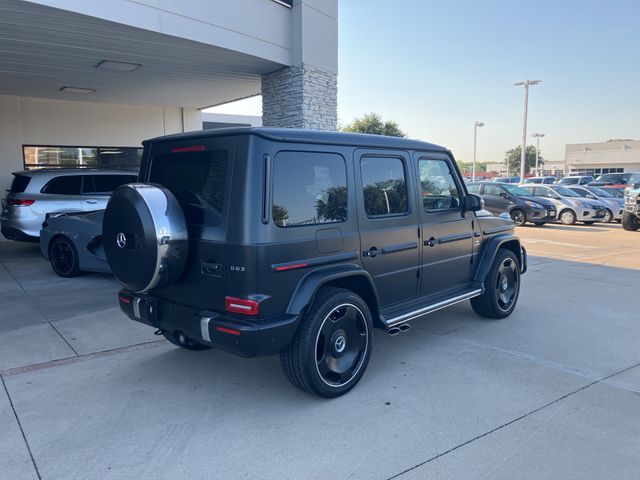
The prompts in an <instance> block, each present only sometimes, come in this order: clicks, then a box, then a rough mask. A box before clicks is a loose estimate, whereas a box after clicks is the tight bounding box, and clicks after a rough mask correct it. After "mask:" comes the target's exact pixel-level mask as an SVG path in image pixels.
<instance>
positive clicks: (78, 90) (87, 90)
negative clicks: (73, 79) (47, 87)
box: [60, 87, 95, 93]
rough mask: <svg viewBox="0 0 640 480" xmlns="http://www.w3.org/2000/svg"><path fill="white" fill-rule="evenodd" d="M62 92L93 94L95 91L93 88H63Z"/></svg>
mask: <svg viewBox="0 0 640 480" xmlns="http://www.w3.org/2000/svg"><path fill="white" fill-rule="evenodd" d="M60 91H61V92H67V93H93V92H95V90H94V89H93V88H79V87H62V88H61V89H60Z"/></svg>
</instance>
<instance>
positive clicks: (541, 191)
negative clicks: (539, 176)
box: [533, 187, 551, 198]
mask: <svg viewBox="0 0 640 480" xmlns="http://www.w3.org/2000/svg"><path fill="white" fill-rule="evenodd" d="M533 194H534V195H535V196H537V197H545V198H551V192H550V191H549V190H547V189H546V188H541V187H536V188H535V190H534V191H533Z"/></svg>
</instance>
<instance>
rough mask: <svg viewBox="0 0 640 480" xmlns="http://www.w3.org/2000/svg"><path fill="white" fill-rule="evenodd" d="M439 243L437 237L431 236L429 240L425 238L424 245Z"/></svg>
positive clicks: (433, 245)
mask: <svg viewBox="0 0 640 480" xmlns="http://www.w3.org/2000/svg"><path fill="white" fill-rule="evenodd" d="M438 243H439V242H438V239H437V238H434V237H431V238H430V239H429V240H425V241H424V243H423V245H424V246H425V247H435V246H436V245H437V244H438Z"/></svg>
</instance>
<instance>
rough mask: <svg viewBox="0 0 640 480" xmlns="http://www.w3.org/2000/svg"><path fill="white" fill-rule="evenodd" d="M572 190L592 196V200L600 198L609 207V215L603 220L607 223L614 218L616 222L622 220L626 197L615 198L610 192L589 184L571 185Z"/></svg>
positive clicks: (583, 195)
mask: <svg viewBox="0 0 640 480" xmlns="http://www.w3.org/2000/svg"><path fill="white" fill-rule="evenodd" d="M567 188H570V189H571V190H573V191H574V192H576V193H577V194H578V195H580V196H581V197H583V198H591V199H592V200H598V201H599V202H600V203H602V204H603V205H604V206H605V208H606V209H607V215H606V216H605V217H604V219H603V220H602V221H603V222H605V223H609V222H611V221H613V220H615V221H616V222H620V221H622V213H623V212H624V198H615V197H614V196H613V195H611V194H610V193H609V192H607V191H605V190H603V189H601V188H598V187H589V186H586V185H584V186H580V187H578V186H575V185H572V186H570V187H567Z"/></svg>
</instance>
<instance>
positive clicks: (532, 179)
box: [524, 177, 542, 183]
mask: <svg viewBox="0 0 640 480" xmlns="http://www.w3.org/2000/svg"><path fill="white" fill-rule="evenodd" d="M524 183H542V179H541V178H536V177H533V178H525V179H524Z"/></svg>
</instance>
